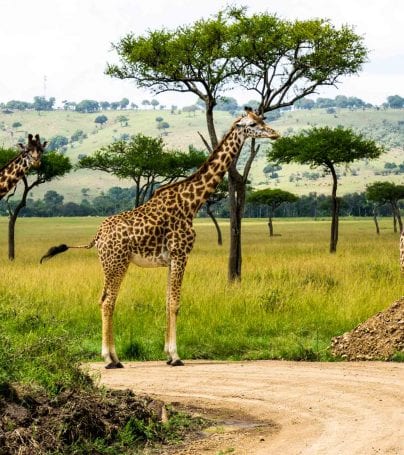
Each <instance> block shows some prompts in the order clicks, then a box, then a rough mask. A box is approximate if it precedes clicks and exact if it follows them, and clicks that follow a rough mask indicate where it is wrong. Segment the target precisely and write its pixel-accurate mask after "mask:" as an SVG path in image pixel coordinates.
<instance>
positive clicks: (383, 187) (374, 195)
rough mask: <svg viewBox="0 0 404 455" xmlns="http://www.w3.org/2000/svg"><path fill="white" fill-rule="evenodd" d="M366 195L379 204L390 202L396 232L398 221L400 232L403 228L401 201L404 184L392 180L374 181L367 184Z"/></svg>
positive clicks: (403, 197) (403, 193)
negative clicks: (397, 183)
mask: <svg viewBox="0 0 404 455" xmlns="http://www.w3.org/2000/svg"><path fill="white" fill-rule="evenodd" d="M366 197H367V199H368V200H369V201H372V202H374V203H375V204H378V205H384V204H389V205H390V206H391V211H392V212H393V226H394V232H397V221H398V226H399V228H400V232H402V230H403V222H402V220H401V214H400V207H399V201H400V200H401V199H404V185H396V184H394V183H392V182H374V183H372V184H369V185H367V186H366Z"/></svg>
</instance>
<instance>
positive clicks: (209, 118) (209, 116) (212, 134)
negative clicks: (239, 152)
mask: <svg viewBox="0 0 404 455" xmlns="http://www.w3.org/2000/svg"><path fill="white" fill-rule="evenodd" d="M213 108H214V105H210V104H206V124H207V127H208V134H209V139H210V142H211V144H212V149H213V150H214V149H215V148H216V147H217V145H218V141H217V136H216V130H215V123H214V121H213Z"/></svg>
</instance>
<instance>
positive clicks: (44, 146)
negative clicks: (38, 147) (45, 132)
mask: <svg viewBox="0 0 404 455" xmlns="http://www.w3.org/2000/svg"><path fill="white" fill-rule="evenodd" d="M47 145H48V141H45V142H44V143H43V144H42V148H43V149H44V148H46V146H47Z"/></svg>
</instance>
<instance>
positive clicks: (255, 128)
mask: <svg viewBox="0 0 404 455" xmlns="http://www.w3.org/2000/svg"><path fill="white" fill-rule="evenodd" d="M249 137H251V138H267V139H273V140H275V139H277V138H278V137H279V134H278V133H277V132H276V131H275V130H274V129H272V128H271V127H270V126H269V125H267V124H266V123H265V122H264V119H263V117H261V116H259V115H257V114H256V113H254V112H253V111H252V110H251V109H250V108H246V115H245V116H243V117H240V118H238V119H237V120H236V121H235V122H234V123H233V124H232V126H231V128H230V131H229V132H228V133H227V134H226V135H225V136H224V138H223V139H222V141H221V142H220V144H219V145H218V146H217V147H216V149H215V150H214V151H213V152H212V154H211V155H210V156H209V158H208V159H207V160H206V162H205V163H204V164H203V165H202V166H201V167H200V168H199V169H198V170H197V171H196V172H195V173H194V174H192V175H191V176H190V177H188V178H186V179H185V180H182V181H180V182H176V183H172V184H169V185H165V186H162V187H160V188H159V189H157V190H156V191H155V193H154V194H153V196H152V197H151V198H150V199H149V200H148V201H147V202H146V203H145V204H143V205H141V206H139V207H137V208H135V209H134V210H129V211H126V212H122V213H120V214H118V215H114V216H111V217H109V218H107V219H105V220H104V221H103V223H102V224H101V226H100V227H99V229H98V232H97V233H96V235H95V237H94V238H93V240H91V242H90V243H89V244H87V245H78V246H67V245H64V244H63V245H59V246H56V247H52V248H50V250H49V251H48V252H47V253H46V254H45V255H44V256H43V257H42V259H41V262H42V261H43V260H44V259H47V258H51V257H52V256H55V255H56V254H58V253H62V252H63V251H66V250H67V249H69V248H92V247H93V246H96V248H97V250H98V256H99V258H100V261H101V264H102V267H103V270H104V288H103V291H102V295H101V301H100V305H101V316H102V351H101V354H102V356H103V358H104V360H105V361H106V362H107V365H106V368H122V366H123V365H122V364H121V362H120V361H119V358H118V356H117V353H116V350H115V343H114V336H113V327H112V316H113V312H114V307H115V301H116V298H117V295H118V291H119V288H120V285H121V283H122V280H123V278H124V276H125V274H126V271H127V269H128V267H129V264H130V263H131V262H133V263H135V264H136V265H138V266H141V267H168V282H167V293H166V318H167V319H166V334H165V345H164V351H165V353H166V354H167V357H168V361H167V363H168V364H169V365H172V366H178V365H183V363H182V361H181V359H180V357H179V355H178V352H177V339H176V319H177V314H178V310H179V308H180V291H181V284H182V279H183V276H184V271H185V266H186V264H187V260H188V256H189V254H190V252H191V250H192V247H193V244H194V241H195V231H194V229H193V225H192V223H193V218H194V216H195V214H196V213H197V212H198V210H199V209H200V207H201V206H202V205H203V204H204V203H205V202H206V200H207V199H208V197H209V195H210V194H212V193H213V192H214V191H215V189H216V187H217V185H218V184H219V183H220V181H221V180H222V179H223V177H224V175H225V173H226V172H227V170H228V169H229V167H230V165H231V164H232V162H233V160H234V159H235V158H236V157H237V156H238V154H239V153H240V150H241V148H242V146H243V144H244V141H245V140H246V138H249Z"/></svg>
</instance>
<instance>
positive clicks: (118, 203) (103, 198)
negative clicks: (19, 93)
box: [0, 187, 392, 218]
mask: <svg viewBox="0 0 404 455" xmlns="http://www.w3.org/2000/svg"><path fill="white" fill-rule="evenodd" d="M89 191H90V190H89V189H88V188H83V189H82V195H83V199H82V201H81V202H80V203H75V202H64V196H63V195H61V194H59V193H57V192H56V191H47V192H46V193H45V195H44V197H43V198H42V199H37V200H34V199H32V198H30V199H28V200H27V205H26V207H25V208H24V209H23V210H22V211H21V215H20V216H23V217H53V216H66V217H69V216H109V215H114V214H116V213H119V212H122V211H124V210H131V209H133V206H134V200H135V193H136V190H135V188H134V187H131V188H121V187H112V188H110V189H108V190H107V191H106V192H102V193H100V194H99V195H98V196H96V197H93V198H90V197H89ZM340 204H341V211H340V215H341V216H355V217H362V216H364V217H366V216H373V214H374V204H373V203H372V202H370V201H368V200H367V199H366V196H365V193H350V194H346V195H344V196H342V197H341V199H340ZM210 210H211V211H212V212H213V213H214V215H215V216H216V217H219V218H228V217H229V215H230V211H229V203H228V199H227V198H224V199H222V200H220V201H219V202H218V203H216V204H214V205H213V206H211V208H210ZM268 211H269V208H268V206H265V205H257V204H250V203H247V204H246V208H245V216H246V217H247V218H266V217H268V214H269V212H268ZM330 211H331V198H330V197H329V196H326V195H324V194H316V193H310V194H308V195H303V196H300V197H299V199H298V200H297V201H296V202H294V203H289V204H283V205H282V206H281V207H279V208H278V209H277V210H275V213H274V215H275V216H276V217H288V218H289V217H311V218H318V217H327V216H329V215H330ZM377 213H378V214H379V215H380V216H391V215H392V211H391V207H390V206H389V205H388V204H386V205H381V206H379V207H377ZM7 214H8V211H7V206H6V203H5V201H4V200H2V201H0V215H3V216H4V215H7ZM199 216H201V217H205V216H208V214H207V212H206V207H203V208H202V209H201V210H200V212H199Z"/></svg>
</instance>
